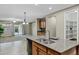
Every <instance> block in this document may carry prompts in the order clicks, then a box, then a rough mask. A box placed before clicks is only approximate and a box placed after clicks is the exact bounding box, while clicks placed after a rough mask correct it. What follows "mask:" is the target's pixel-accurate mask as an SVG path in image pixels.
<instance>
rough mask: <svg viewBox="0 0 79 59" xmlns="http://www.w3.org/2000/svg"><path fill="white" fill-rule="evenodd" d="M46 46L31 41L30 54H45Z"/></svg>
mask: <svg viewBox="0 0 79 59" xmlns="http://www.w3.org/2000/svg"><path fill="white" fill-rule="evenodd" d="M46 52H47V50H46V47H44V46H42V45H40V44H38V43H36V42H32V54H33V55H46V54H47V53H46Z"/></svg>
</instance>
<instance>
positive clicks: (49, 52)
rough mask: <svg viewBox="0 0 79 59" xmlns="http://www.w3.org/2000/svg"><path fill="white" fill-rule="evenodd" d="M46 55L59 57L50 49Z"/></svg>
mask: <svg viewBox="0 0 79 59" xmlns="http://www.w3.org/2000/svg"><path fill="white" fill-rule="evenodd" d="M48 55H59V54H58V53H57V52H55V51H53V50H51V49H48Z"/></svg>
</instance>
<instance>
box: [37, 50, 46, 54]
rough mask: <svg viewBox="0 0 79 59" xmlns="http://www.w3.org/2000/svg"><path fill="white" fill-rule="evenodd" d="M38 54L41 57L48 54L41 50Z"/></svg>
mask: <svg viewBox="0 0 79 59" xmlns="http://www.w3.org/2000/svg"><path fill="white" fill-rule="evenodd" d="M38 54H39V55H46V54H47V53H46V52H44V51H42V50H40V49H39V50H38Z"/></svg>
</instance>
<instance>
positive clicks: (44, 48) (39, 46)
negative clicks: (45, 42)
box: [32, 42, 46, 52]
mask: <svg viewBox="0 0 79 59" xmlns="http://www.w3.org/2000/svg"><path fill="white" fill-rule="evenodd" d="M32 44H33V45H35V46H36V47H38V48H39V49H41V50H43V51H45V52H46V47H44V46H42V45H41V44H38V43H36V42H33V43H32Z"/></svg>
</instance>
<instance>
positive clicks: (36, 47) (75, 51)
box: [32, 41, 79, 55]
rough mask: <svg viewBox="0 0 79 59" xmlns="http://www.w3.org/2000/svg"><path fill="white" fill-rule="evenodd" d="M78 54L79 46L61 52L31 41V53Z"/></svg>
mask: <svg viewBox="0 0 79 59" xmlns="http://www.w3.org/2000/svg"><path fill="white" fill-rule="evenodd" d="M76 54H79V46H77V48H76V47H73V48H71V49H69V50H67V51H65V52H63V53H59V52H57V51H55V50H52V49H50V48H47V47H45V46H43V45H41V44H38V43H36V42H34V41H32V55H76Z"/></svg>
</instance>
